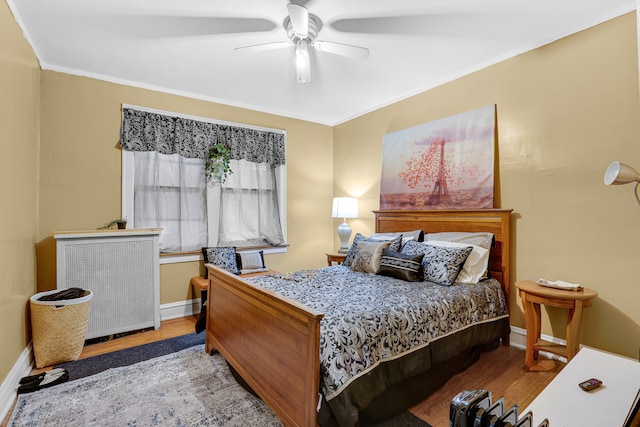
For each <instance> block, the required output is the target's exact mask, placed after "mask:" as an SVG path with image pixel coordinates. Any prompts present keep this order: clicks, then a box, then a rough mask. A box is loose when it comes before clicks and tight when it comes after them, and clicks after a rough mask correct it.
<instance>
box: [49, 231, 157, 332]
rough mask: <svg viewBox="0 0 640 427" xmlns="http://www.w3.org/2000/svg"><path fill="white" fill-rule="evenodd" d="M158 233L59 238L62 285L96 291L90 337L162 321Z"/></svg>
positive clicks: (60, 281) (138, 327)
mask: <svg viewBox="0 0 640 427" xmlns="http://www.w3.org/2000/svg"><path fill="white" fill-rule="evenodd" d="M156 242H157V240H155V241H154V238H153V236H151V237H144V236H129V237H117V238H86V239H83V238H80V239H65V240H59V241H58V244H59V246H58V251H57V257H58V284H57V286H58V288H60V289H63V288H70V287H79V288H82V289H89V290H91V291H92V292H93V298H92V300H91V309H90V314H89V326H88V332H87V339H89V338H96V337H102V336H106V335H111V334H116V333H121V332H127V331H133V330H137V329H143V328H148V327H152V326H153V327H156V328H158V327H159V326H160V325H159V307H158V302H157V301H158V296H157V292H158V289H157V283H156V282H157V276H158V271H157V270H158V261H157V260H158V252H157V250H158V249H157V243H156Z"/></svg>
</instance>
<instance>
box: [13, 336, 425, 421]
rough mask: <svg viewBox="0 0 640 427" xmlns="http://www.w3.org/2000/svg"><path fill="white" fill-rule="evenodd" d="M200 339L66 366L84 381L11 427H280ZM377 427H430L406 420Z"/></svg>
mask: <svg viewBox="0 0 640 427" xmlns="http://www.w3.org/2000/svg"><path fill="white" fill-rule="evenodd" d="M203 339H204V334H200V336H198V334H190V335H186V336H183V337H177V338H172V339H169V340H163V341H159V342H156V343H150V344H144V345H141V346H138V347H132V348H129V349H125V350H120V351H116V352H112V353H109V354H105V355H101V356H95V357H91V358H88V359H82V360H78V361H74V362H68V363H65V364H61V365H59V366H62V367H65V368H66V369H67V370H68V371H69V376H70V377H71V378H79V379H76V380H71V381H69V382H67V383H63V384H60V385H57V386H54V387H51V388H48V389H43V390H40V391H36V392H34V393H29V394H23V395H20V396H19V397H18V401H17V403H16V406H15V409H14V412H13V414H12V416H11V419H10V421H9V426H15V427H17V426H33V427H38V426H111V425H114V426H115V425H117V426H120V425H130V426H225V427H226V426H229V427H234V426H247V425H252V426H256V427H262V426H264V427H269V426H281V425H282V424H281V423H280V421H279V420H278V418H277V417H276V416H275V415H274V414H273V412H272V411H271V410H270V409H269V408H268V407H267V406H266V405H265V404H264V403H263V402H262V401H261V400H259V399H258V398H256V397H255V396H253V395H252V394H251V393H249V392H247V391H246V390H245V389H244V388H242V386H240V385H239V384H238V383H237V382H236V381H235V380H234V378H233V376H232V375H231V372H230V371H229V368H228V366H227V364H226V362H225V361H224V359H223V358H222V357H221V356H220V355H219V354H214V355H213V356H209V355H207V354H206V353H205V351H204V346H203V345H202V344H198V342H201V341H202V340H203ZM193 343H196V344H195V345H193ZM185 346H187V347H188V348H185ZM174 351H175V352H174ZM156 356H159V357H156ZM145 357H146V358H149V357H153V358H151V359H149V360H144V358H145ZM139 359H141V360H143V361H139ZM135 361H137V363H135ZM114 366H117V367H114ZM105 369H106V370H105ZM100 370H102V372H98V373H95V374H93V375H90V373H91V372H93V371H100ZM85 375H89V376H85ZM377 427H429V424H427V423H425V422H423V421H422V420H420V419H419V418H417V417H415V416H413V415H412V414H411V413H409V412H404V413H403V414H400V415H399V416H397V417H394V418H392V419H390V420H387V421H384V422H383V423H381V424H379V425H378V426H377Z"/></svg>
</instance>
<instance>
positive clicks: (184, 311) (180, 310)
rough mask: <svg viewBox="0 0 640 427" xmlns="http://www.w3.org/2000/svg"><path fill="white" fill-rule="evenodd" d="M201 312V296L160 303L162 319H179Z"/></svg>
mask: <svg viewBox="0 0 640 427" xmlns="http://www.w3.org/2000/svg"><path fill="white" fill-rule="evenodd" d="M196 313H200V298H196V299H190V300H186V301H177V302H171V303H169V304H160V320H161V321H162V320H170V319H177V318H180V317H188V316H193V315H194V314H196Z"/></svg>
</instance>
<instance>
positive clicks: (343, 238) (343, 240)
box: [338, 222, 351, 254]
mask: <svg viewBox="0 0 640 427" xmlns="http://www.w3.org/2000/svg"><path fill="white" fill-rule="evenodd" d="M338 237H339V238H340V249H338V253H340V254H346V253H348V252H349V237H351V227H350V226H349V224H347V223H346V222H343V223H342V224H340V225H339V226H338Z"/></svg>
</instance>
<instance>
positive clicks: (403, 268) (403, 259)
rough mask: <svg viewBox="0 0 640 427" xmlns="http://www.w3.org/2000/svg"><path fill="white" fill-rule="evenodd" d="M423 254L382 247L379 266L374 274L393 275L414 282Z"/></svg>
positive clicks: (418, 274) (418, 276)
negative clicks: (404, 252)
mask: <svg viewBox="0 0 640 427" xmlns="http://www.w3.org/2000/svg"><path fill="white" fill-rule="evenodd" d="M423 257H424V254H417V255H409V254H403V253H402V252H396V251H391V250H389V249H384V250H383V251H382V259H381V260H380V268H379V269H378V272H377V273H376V274H379V275H381V276H389V277H395V278H396V279H401V280H404V281H407V282H416V281H417V280H419V279H420V278H421V277H420V267H421V266H422V258H423Z"/></svg>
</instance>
